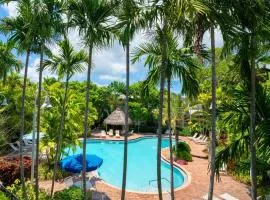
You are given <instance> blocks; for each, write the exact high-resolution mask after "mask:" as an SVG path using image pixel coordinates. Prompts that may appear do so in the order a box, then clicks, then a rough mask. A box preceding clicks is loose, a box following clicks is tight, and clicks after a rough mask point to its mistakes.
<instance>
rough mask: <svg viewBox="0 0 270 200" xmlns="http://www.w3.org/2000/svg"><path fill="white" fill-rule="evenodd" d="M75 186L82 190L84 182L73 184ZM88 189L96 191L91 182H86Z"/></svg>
mask: <svg viewBox="0 0 270 200" xmlns="http://www.w3.org/2000/svg"><path fill="white" fill-rule="evenodd" d="M73 186H76V187H79V188H82V181H77V182H75V183H73ZM86 189H90V190H96V188H95V186H94V185H93V184H92V183H91V181H89V180H88V181H86Z"/></svg>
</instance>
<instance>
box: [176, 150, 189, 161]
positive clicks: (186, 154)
mask: <svg viewBox="0 0 270 200" xmlns="http://www.w3.org/2000/svg"><path fill="white" fill-rule="evenodd" d="M176 157H177V158H178V159H180V160H186V161H189V162H190V161H192V156H191V154H190V153H189V152H187V151H177V152H176Z"/></svg>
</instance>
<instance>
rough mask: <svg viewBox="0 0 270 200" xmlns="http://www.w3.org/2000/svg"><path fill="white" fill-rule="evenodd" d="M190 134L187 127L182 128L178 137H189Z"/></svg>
mask: <svg viewBox="0 0 270 200" xmlns="http://www.w3.org/2000/svg"><path fill="white" fill-rule="evenodd" d="M191 135H192V132H191V131H190V128H189V127H185V128H183V130H182V131H181V132H180V136H191Z"/></svg>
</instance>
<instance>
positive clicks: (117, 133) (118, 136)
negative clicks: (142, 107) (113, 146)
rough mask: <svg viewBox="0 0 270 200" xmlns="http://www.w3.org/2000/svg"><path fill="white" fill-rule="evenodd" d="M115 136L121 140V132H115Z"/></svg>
mask: <svg viewBox="0 0 270 200" xmlns="http://www.w3.org/2000/svg"><path fill="white" fill-rule="evenodd" d="M115 136H116V138H120V134H119V130H116V131H115Z"/></svg>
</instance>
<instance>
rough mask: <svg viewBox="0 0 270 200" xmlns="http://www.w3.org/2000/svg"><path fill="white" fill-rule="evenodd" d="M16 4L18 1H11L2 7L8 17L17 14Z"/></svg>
mask: <svg viewBox="0 0 270 200" xmlns="http://www.w3.org/2000/svg"><path fill="white" fill-rule="evenodd" d="M17 5H18V2H16V1H11V2H9V3H8V4H4V5H3V6H2V7H3V9H4V10H5V11H6V12H7V14H8V16H9V17H16V16H17V15H18V11H17Z"/></svg>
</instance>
